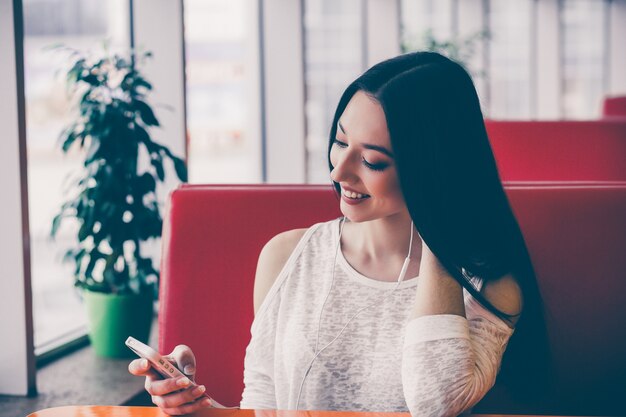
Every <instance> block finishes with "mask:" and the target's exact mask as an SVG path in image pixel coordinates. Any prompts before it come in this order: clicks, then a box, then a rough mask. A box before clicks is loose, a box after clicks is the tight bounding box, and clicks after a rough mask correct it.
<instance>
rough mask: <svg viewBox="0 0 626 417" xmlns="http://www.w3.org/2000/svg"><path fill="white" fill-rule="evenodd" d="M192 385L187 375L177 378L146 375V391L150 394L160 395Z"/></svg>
mask: <svg viewBox="0 0 626 417" xmlns="http://www.w3.org/2000/svg"><path fill="white" fill-rule="evenodd" d="M192 385H194V384H193V383H192V382H191V380H190V379H189V378H187V377H179V378H166V379H160V378H157V379H153V378H149V377H146V384H145V387H146V391H148V393H150V395H156V396H162V395H167V394H170V393H172V392H176V391H180V390H182V389H185V388H189V387H190V386H192Z"/></svg>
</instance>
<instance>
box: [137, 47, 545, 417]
mask: <svg viewBox="0 0 626 417" xmlns="http://www.w3.org/2000/svg"><path fill="white" fill-rule="evenodd" d="M329 165H330V170H331V179H332V181H333V184H334V186H335V188H336V190H337V192H338V193H340V194H341V202H340V205H341V211H342V213H343V214H344V216H345V217H344V218H342V219H337V220H334V221H330V222H326V223H321V224H317V225H314V226H312V227H311V228H309V229H300V230H292V231H289V232H285V233H282V234H280V235H278V236H276V237H274V238H273V239H272V240H271V241H270V242H268V243H267V245H266V246H265V247H264V249H263V251H262V253H261V255H260V257H259V261H258V266H257V274H256V280H255V289H254V304H255V306H254V307H255V321H254V323H253V325H252V339H251V341H250V344H249V346H248V349H247V351H246V359H245V373H244V382H245V389H244V392H243V398H242V401H241V407H242V408H256V409H262V408H272V409H318V410H320V409H328V410H356V411H407V410H408V411H410V412H411V414H412V415H414V416H418V415H419V416H421V415H437V416H456V415H458V414H461V413H463V412H465V411H467V410H469V409H470V408H471V407H472V406H473V405H474V404H476V403H477V402H478V401H479V400H480V399H482V398H483V396H484V395H485V394H486V393H487V392H488V390H489V389H490V388H491V386H492V385H493V384H494V382H495V378H496V375H497V374H498V371H499V369H500V364H501V361H502V356H503V353H504V350H505V349H506V346H507V344H508V342H509V338H510V337H511V335H512V334H513V332H514V329H515V327H516V326H518V329H517V333H519V335H518V334H516V338H519V339H520V340H522V341H526V340H530V339H529V338H528V337H529V336H536V335H541V333H542V332H541V329H538V328H533V327H532V326H531V325H530V324H531V323H532V324H533V325H534V324H535V323H537V322H541V321H540V320H539V319H540V318H541V309H540V305H541V304H540V300H539V295H538V291H537V287H536V282H535V277H534V274H533V270H532V266H531V264H530V260H529V257H528V254H527V250H526V247H525V244H524V240H523V237H522V235H521V233H520V230H519V227H518V225H517V222H516V220H515V218H514V216H513V214H512V212H511V209H510V207H509V204H508V201H507V199H506V196H505V194H504V191H503V189H502V186H501V183H500V179H499V176H498V172H497V169H496V165H495V161H494V158H493V154H492V152H491V148H490V146H489V141H488V138H487V135H486V132H485V127H484V123H483V118H482V114H481V111H480V105H479V101H478V97H477V94H476V91H475V89H474V86H473V83H472V81H471V79H470V77H469V75H468V74H467V72H466V71H465V70H464V69H463V68H462V67H461V66H459V65H458V64H456V63H454V62H452V61H450V60H448V59H447V58H445V57H443V56H441V55H439V54H436V53H425V52H424V53H414V54H406V55H402V56H399V57H396V58H393V59H390V60H387V61H384V62H382V63H380V64H378V65H376V66H374V67H372V68H371V69H369V70H368V71H367V72H365V73H364V74H363V75H362V76H360V77H359V78H358V79H357V80H356V81H354V82H353V83H352V84H351V85H350V86H348V88H347V89H346V91H345V92H344V94H343V96H342V97H341V100H340V102H339V105H338V107H337V110H336V112H335V117H334V121H333V125H332V128H331V135H330V145H329ZM405 277H409V278H406V279H405ZM522 310H523V311H524V314H523V315H522V314H521V312H522ZM527 323H528V325H527V326H525V324H527ZM533 333H535V334H533ZM518 336H523V337H518ZM516 338H514V339H513V341H515V340H516ZM513 341H512V342H513ZM515 345H519V346H515ZM537 346H538V343H527V344H525V345H523V344H522V342H519V343H511V349H518V350H519V349H523V350H525V352H527V354H528V356H529V359H530V361H531V362H532V363H531V364H530V366H529V365H528V364H525V366H527V367H528V368H529V369H530V368H532V364H533V363H534V364H537V363H538V362H537V361H533V358H534V357H535V356H536V353H537V352H538V350H537V349H536V347H537ZM171 359H172V360H173V361H174V362H175V363H176V364H178V366H179V367H180V368H181V369H184V370H185V372H186V373H188V374H190V375H193V369H192V368H194V365H195V359H194V358H193V353H192V352H191V351H190V350H189V349H188V348H187V347H184V346H179V347H177V349H175V350H174V352H172V354H171ZM512 365H515V364H512ZM129 368H130V371H131V372H132V373H133V374H135V375H144V376H146V389H147V390H148V392H150V393H151V394H152V395H153V401H154V403H155V404H156V405H158V406H160V407H161V408H162V409H163V410H164V411H166V412H168V413H170V414H181V413H189V412H192V411H194V410H196V409H198V408H201V407H205V406H210V401H207V400H206V399H203V398H202V397H200V395H201V394H202V387H200V388H196V389H192V388H187V387H189V381H188V380H187V379H182V380H173V381H161V380H158V378H157V377H156V374H155V373H154V371H152V370H150V369H149V367H148V366H147V363H145V362H142V361H140V360H137V361H133V362H132V363H131V365H130V367H129ZM530 370H531V371H532V369H530ZM509 372H515V371H514V370H512V369H508V367H504V369H503V373H509ZM517 381H518V382H522V383H523V382H526V381H525V380H524V379H523V378H521V379H520V378H517Z"/></svg>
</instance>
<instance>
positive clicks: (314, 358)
mask: <svg viewBox="0 0 626 417" xmlns="http://www.w3.org/2000/svg"><path fill="white" fill-rule="evenodd" d="M345 222H346V218H345V217H344V218H343V219H342V221H341V227H340V229H339V238H338V239H337V248H336V249H335V258H334V259H335V260H334V262H333V270H332V279H331V282H330V289H329V290H328V293H327V294H326V297H325V298H324V302H323V303H322V308H321V309H320V314H319V318H318V322H317V339H316V341H315V352H317V353H316V354H315V355H314V356H313V359H311V362H310V363H309V366H308V367H307V370H306V371H305V373H304V377H303V378H302V382H301V383H300V389H299V390H298V398H297V400H296V410H298V409H299V405H300V398H301V396H302V389H303V387H304V381H306V377H307V376H308V375H309V372H310V371H311V368H312V367H313V363H314V362H315V360H316V359H317V357H318V356H319V355H320V354H321V353H322V352H323V351H324V350H326V348H328V347H329V346H330V345H332V344H333V343H334V342H335V340H337V339H338V338H339V337H340V336H341V334H342V333H343V332H344V330H346V328H347V327H348V325H349V324H350V322H352V320H354V319H355V318H356V317H357V316H358V315H359V314H361V313H362V312H363V311H365V310H367V309H368V308H370V307H372V306H374V305H376V304H378V303H380V302H382V301H383V300H385V299H387V298H388V297H389V296H391V295H392V294H393V292H394V291H395V290H397V289H398V287H399V286H400V283H402V281H403V280H404V277H405V275H406V271H407V269H408V267H409V261H410V259H411V249H412V248H413V222H412V221H411V238H410V240H409V252H408V254H407V255H406V259H405V260H404V264H403V265H402V269H401V270H400V275H399V276H398V282H397V284H396V285H395V286H394V287H393V288H392V289H391V290H389V291H387V292H386V293H385V294H383V296H382V297H380V298H376V299H375V300H374V302H372V303H370V304H367V305H366V306H365V307H362V308H360V309H359V310H358V311H357V312H356V313H355V314H354V315H353V316H352V317H350V319H349V320H348V321H347V323H346V324H345V325H344V326H343V328H342V329H341V330H340V331H339V333H337V335H336V336H335V337H334V339H333V340H331V341H330V342H328V343H327V344H326V345H325V346H324V347H323V348H322V349H320V350H319V351H318V350H317V347H318V344H319V340H320V328H321V325H322V314H323V312H324V307H325V306H326V301H327V300H328V297H329V296H330V293H331V292H332V289H333V285H334V283H335V268H336V264H337V257H338V255H339V249H340V247H341V235H342V233H343V226H344V224H345Z"/></svg>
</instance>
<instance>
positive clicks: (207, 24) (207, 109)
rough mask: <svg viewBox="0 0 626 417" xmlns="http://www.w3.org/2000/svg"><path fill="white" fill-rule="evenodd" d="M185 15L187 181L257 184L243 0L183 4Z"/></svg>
mask: <svg viewBox="0 0 626 417" xmlns="http://www.w3.org/2000/svg"><path fill="white" fill-rule="evenodd" d="M184 13H185V14H184V21H185V55H186V62H185V66H186V70H185V71H186V100H187V134H188V138H187V141H188V152H187V155H188V168H189V182H191V183H255V182H261V181H262V178H261V170H260V166H261V155H260V151H259V149H260V147H259V146H258V143H257V142H259V141H260V140H261V139H260V138H259V137H258V135H255V134H254V133H253V131H254V129H253V128H252V123H251V121H252V120H253V118H254V115H253V114H252V111H253V109H256V104H255V105H253V103H251V100H254V98H252V97H251V95H250V93H249V89H250V85H251V84H250V83H251V82H252V75H253V74H252V73H251V71H252V68H254V71H256V70H257V67H256V63H254V62H252V60H251V58H250V57H251V53H250V48H258V43H257V42H255V40H256V39H257V35H256V34H255V33H252V31H251V25H248V24H246V23H247V22H246V18H247V17H248V16H249V15H247V14H246V13H248V12H247V11H246V1H244V0H186V1H185V8H184ZM253 18H256V17H253Z"/></svg>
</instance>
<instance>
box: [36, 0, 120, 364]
mask: <svg viewBox="0 0 626 417" xmlns="http://www.w3.org/2000/svg"><path fill="white" fill-rule="evenodd" d="M128 14H129V13H128V0H110V1H105V2H103V1H99V0H24V78H25V95H26V137H27V141H26V142H27V158H28V191H29V208H30V232H31V263H32V289H33V318H34V339H35V352H36V353H37V354H40V353H43V352H45V351H46V350H49V349H51V348H54V347H56V346H57V345H58V344H59V343H62V342H63V340H64V339H65V338H66V337H67V336H68V335H70V336H71V335H76V332H79V333H80V332H82V331H84V326H85V314H84V312H83V308H82V305H81V303H80V301H79V298H78V296H77V294H76V292H75V291H74V288H73V276H72V271H73V269H72V265H71V264H69V263H68V264H62V263H61V258H62V254H63V252H64V251H65V250H66V249H67V248H69V247H70V246H72V245H73V244H75V241H76V239H75V232H76V224H70V222H69V221H68V222H67V223H65V224H64V225H63V227H62V228H61V229H60V230H59V233H58V235H57V238H56V240H55V241H54V242H53V241H51V240H50V239H49V237H48V236H49V234H50V226H51V224H52V218H53V217H54V215H55V214H56V213H57V212H58V211H59V208H60V206H61V204H62V203H63V201H64V200H65V198H66V197H65V195H64V192H63V190H64V189H65V188H66V187H64V185H65V186H66V185H67V184H68V177H72V176H76V174H77V173H78V171H79V170H80V168H81V156H80V155H78V154H77V153H76V152H74V153H70V154H68V155H67V156H66V155H63V154H62V152H61V151H60V149H59V146H58V143H57V138H58V137H59V134H60V133H61V130H62V129H63V127H65V126H67V125H68V123H69V122H70V121H71V120H72V119H73V118H74V117H75V115H74V114H72V113H71V111H70V100H69V97H68V95H67V93H66V89H65V84H64V78H63V76H62V71H63V69H64V68H66V67H67V61H66V57H67V54H63V53H61V52H59V51H51V50H49V49H47V48H49V47H50V46H51V45H57V44H63V45H65V46H68V47H72V48H75V49H79V50H83V51H87V50H90V49H92V50H98V48H101V47H102V45H103V41H104V40H105V39H108V40H109V41H110V45H111V48H117V47H120V46H121V47H124V46H126V45H128Z"/></svg>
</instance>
